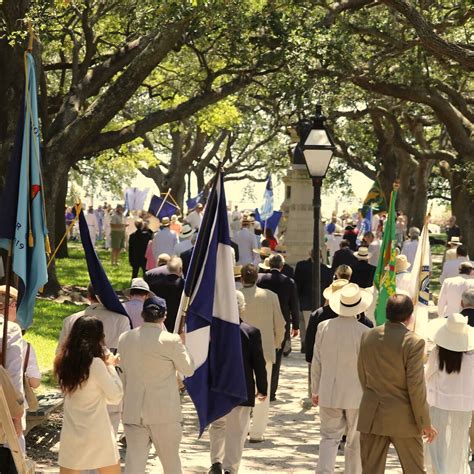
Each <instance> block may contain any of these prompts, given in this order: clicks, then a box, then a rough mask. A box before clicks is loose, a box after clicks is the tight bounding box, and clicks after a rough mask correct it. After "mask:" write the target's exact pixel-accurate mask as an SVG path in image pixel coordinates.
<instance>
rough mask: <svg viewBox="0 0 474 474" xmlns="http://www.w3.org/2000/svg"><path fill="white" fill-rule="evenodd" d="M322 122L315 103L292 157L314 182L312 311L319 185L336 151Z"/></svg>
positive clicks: (317, 302)
mask: <svg viewBox="0 0 474 474" xmlns="http://www.w3.org/2000/svg"><path fill="white" fill-rule="evenodd" d="M325 120H326V117H324V115H323V114H322V108H321V105H319V104H318V105H317V106H316V115H315V117H314V118H313V120H312V121H309V120H304V121H301V122H300V123H299V124H298V128H299V130H298V132H299V136H300V142H299V143H298V145H297V147H296V149H295V154H294V164H295V165H297V166H298V165H301V164H303V163H304V164H306V168H307V169H308V173H309V175H310V176H311V178H312V181H313V219H314V223H313V288H312V298H311V304H312V309H313V311H314V310H315V309H317V308H319V307H320V306H321V267H320V255H319V253H320V240H321V236H320V235H319V222H320V219H321V186H322V184H323V179H324V177H325V176H326V172H327V170H328V168H329V163H330V162H331V158H332V156H333V154H334V150H335V149H336V145H335V144H334V140H333V139H332V137H331V135H330V134H329V131H328V130H327V129H326V127H325V126H324V122H325ZM301 155H303V156H301ZM302 162H303V163H302Z"/></svg>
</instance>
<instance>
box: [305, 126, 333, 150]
mask: <svg viewBox="0 0 474 474" xmlns="http://www.w3.org/2000/svg"><path fill="white" fill-rule="evenodd" d="M304 144H305V146H331V145H332V144H331V142H330V140H329V137H328V134H327V133H326V130H321V129H314V128H313V129H311V131H310V132H309V135H308V137H307V138H306V141H305V142H304Z"/></svg>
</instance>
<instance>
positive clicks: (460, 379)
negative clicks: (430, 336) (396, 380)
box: [425, 348, 474, 411]
mask: <svg viewBox="0 0 474 474" xmlns="http://www.w3.org/2000/svg"><path fill="white" fill-rule="evenodd" d="M425 375H426V386H427V400H428V404H429V405H430V406H432V407H436V408H440V409H442V410H452V411H472V410H474V351H470V352H465V353H464V354H463V356H462V362H461V370H460V371H459V372H451V373H450V374H448V373H447V372H446V371H445V370H442V371H441V370H439V359H438V348H434V349H433V350H432V351H431V354H430V356H429V358H428V362H427V364H426V368H425Z"/></svg>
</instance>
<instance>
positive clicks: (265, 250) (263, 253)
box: [252, 247, 272, 258]
mask: <svg viewBox="0 0 474 474" xmlns="http://www.w3.org/2000/svg"><path fill="white" fill-rule="evenodd" d="M252 252H253V253H256V254H257V255H260V257H262V258H267V257H269V256H270V255H271V254H272V249H271V248H270V247H261V248H259V249H253V250H252Z"/></svg>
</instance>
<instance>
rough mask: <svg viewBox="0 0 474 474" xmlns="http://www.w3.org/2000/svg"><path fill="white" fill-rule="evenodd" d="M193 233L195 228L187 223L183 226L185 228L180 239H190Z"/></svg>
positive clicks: (182, 229)
mask: <svg viewBox="0 0 474 474" xmlns="http://www.w3.org/2000/svg"><path fill="white" fill-rule="evenodd" d="M193 232H194V230H193V228H192V227H191V226H190V225H189V224H188V223H187V222H185V223H184V224H183V227H182V228H181V232H180V234H179V238H180V239H188V238H189V237H191V236H192V235H193Z"/></svg>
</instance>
